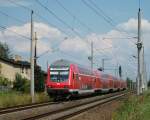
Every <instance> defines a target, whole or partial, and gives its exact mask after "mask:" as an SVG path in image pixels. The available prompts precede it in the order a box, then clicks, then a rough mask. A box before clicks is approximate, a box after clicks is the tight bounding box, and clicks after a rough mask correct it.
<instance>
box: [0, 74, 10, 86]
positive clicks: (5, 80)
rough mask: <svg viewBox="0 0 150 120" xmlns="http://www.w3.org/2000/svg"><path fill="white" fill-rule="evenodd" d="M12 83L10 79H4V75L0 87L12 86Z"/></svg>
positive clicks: (0, 79)
mask: <svg viewBox="0 0 150 120" xmlns="http://www.w3.org/2000/svg"><path fill="white" fill-rule="evenodd" d="M10 85H11V81H10V80H9V79H8V78H5V77H3V76H2V75H1V76H0V86H10Z"/></svg>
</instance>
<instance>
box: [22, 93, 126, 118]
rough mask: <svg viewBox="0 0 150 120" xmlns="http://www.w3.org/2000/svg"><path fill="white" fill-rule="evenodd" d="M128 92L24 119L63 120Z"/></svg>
mask: <svg viewBox="0 0 150 120" xmlns="http://www.w3.org/2000/svg"><path fill="white" fill-rule="evenodd" d="M127 94H128V93H119V94H116V95H109V96H105V97H104V98H100V99H97V100H94V101H89V102H85V103H82V104H78V105H76V106H70V107H66V108H62V109H59V110H56V111H51V112H48V113H45V114H41V115H38V116H33V117H30V118H27V119H24V120H35V119H38V120H64V119H67V118H69V117H72V116H75V115H77V114H79V113H81V112H84V111H86V110H88V109H91V108H93V107H96V106H97V105H101V104H104V103H107V102H111V101H113V100H116V99H118V98H120V97H122V96H125V95H127Z"/></svg>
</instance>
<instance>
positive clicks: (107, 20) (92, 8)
mask: <svg viewBox="0 0 150 120" xmlns="http://www.w3.org/2000/svg"><path fill="white" fill-rule="evenodd" d="M82 2H83V3H84V4H85V5H86V6H87V7H88V8H90V9H91V10H92V11H93V12H94V13H95V14H97V15H98V16H99V17H101V18H103V20H104V21H106V22H107V23H108V24H109V25H110V26H112V27H114V29H115V30H116V31H119V32H120V33H122V34H123V33H124V34H126V35H127V36H129V35H128V34H129V33H127V32H126V31H124V30H121V29H119V28H116V25H115V24H114V23H113V22H112V20H110V19H108V18H107V17H106V16H105V15H103V14H101V13H100V12H99V11H98V10H97V9H95V7H93V6H92V5H91V4H89V3H88V2H87V1H85V0H82ZM130 37H131V36H130Z"/></svg>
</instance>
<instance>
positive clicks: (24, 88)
mask: <svg viewBox="0 0 150 120" xmlns="http://www.w3.org/2000/svg"><path fill="white" fill-rule="evenodd" d="M13 88H14V89H15V90H16V91H21V92H29V91H30V81H29V80H27V79H26V78H22V76H21V75H20V74H18V73H17V74H16V79H15V81H14V83H13Z"/></svg>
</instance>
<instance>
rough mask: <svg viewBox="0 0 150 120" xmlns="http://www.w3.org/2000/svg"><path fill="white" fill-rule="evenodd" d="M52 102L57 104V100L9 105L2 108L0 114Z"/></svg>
mask: <svg viewBox="0 0 150 120" xmlns="http://www.w3.org/2000/svg"><path fill="white" fill-rule="evenodd" d="M50 104H56V102H41V103H34V104H26V105H18V106H13V107H8V108H1V109H0V115H2V114H6V113H7V114H8V113H11V112H17V111H20V110H27V109H31V108H36V107H41V106H46V105H50Z"/></svg>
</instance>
